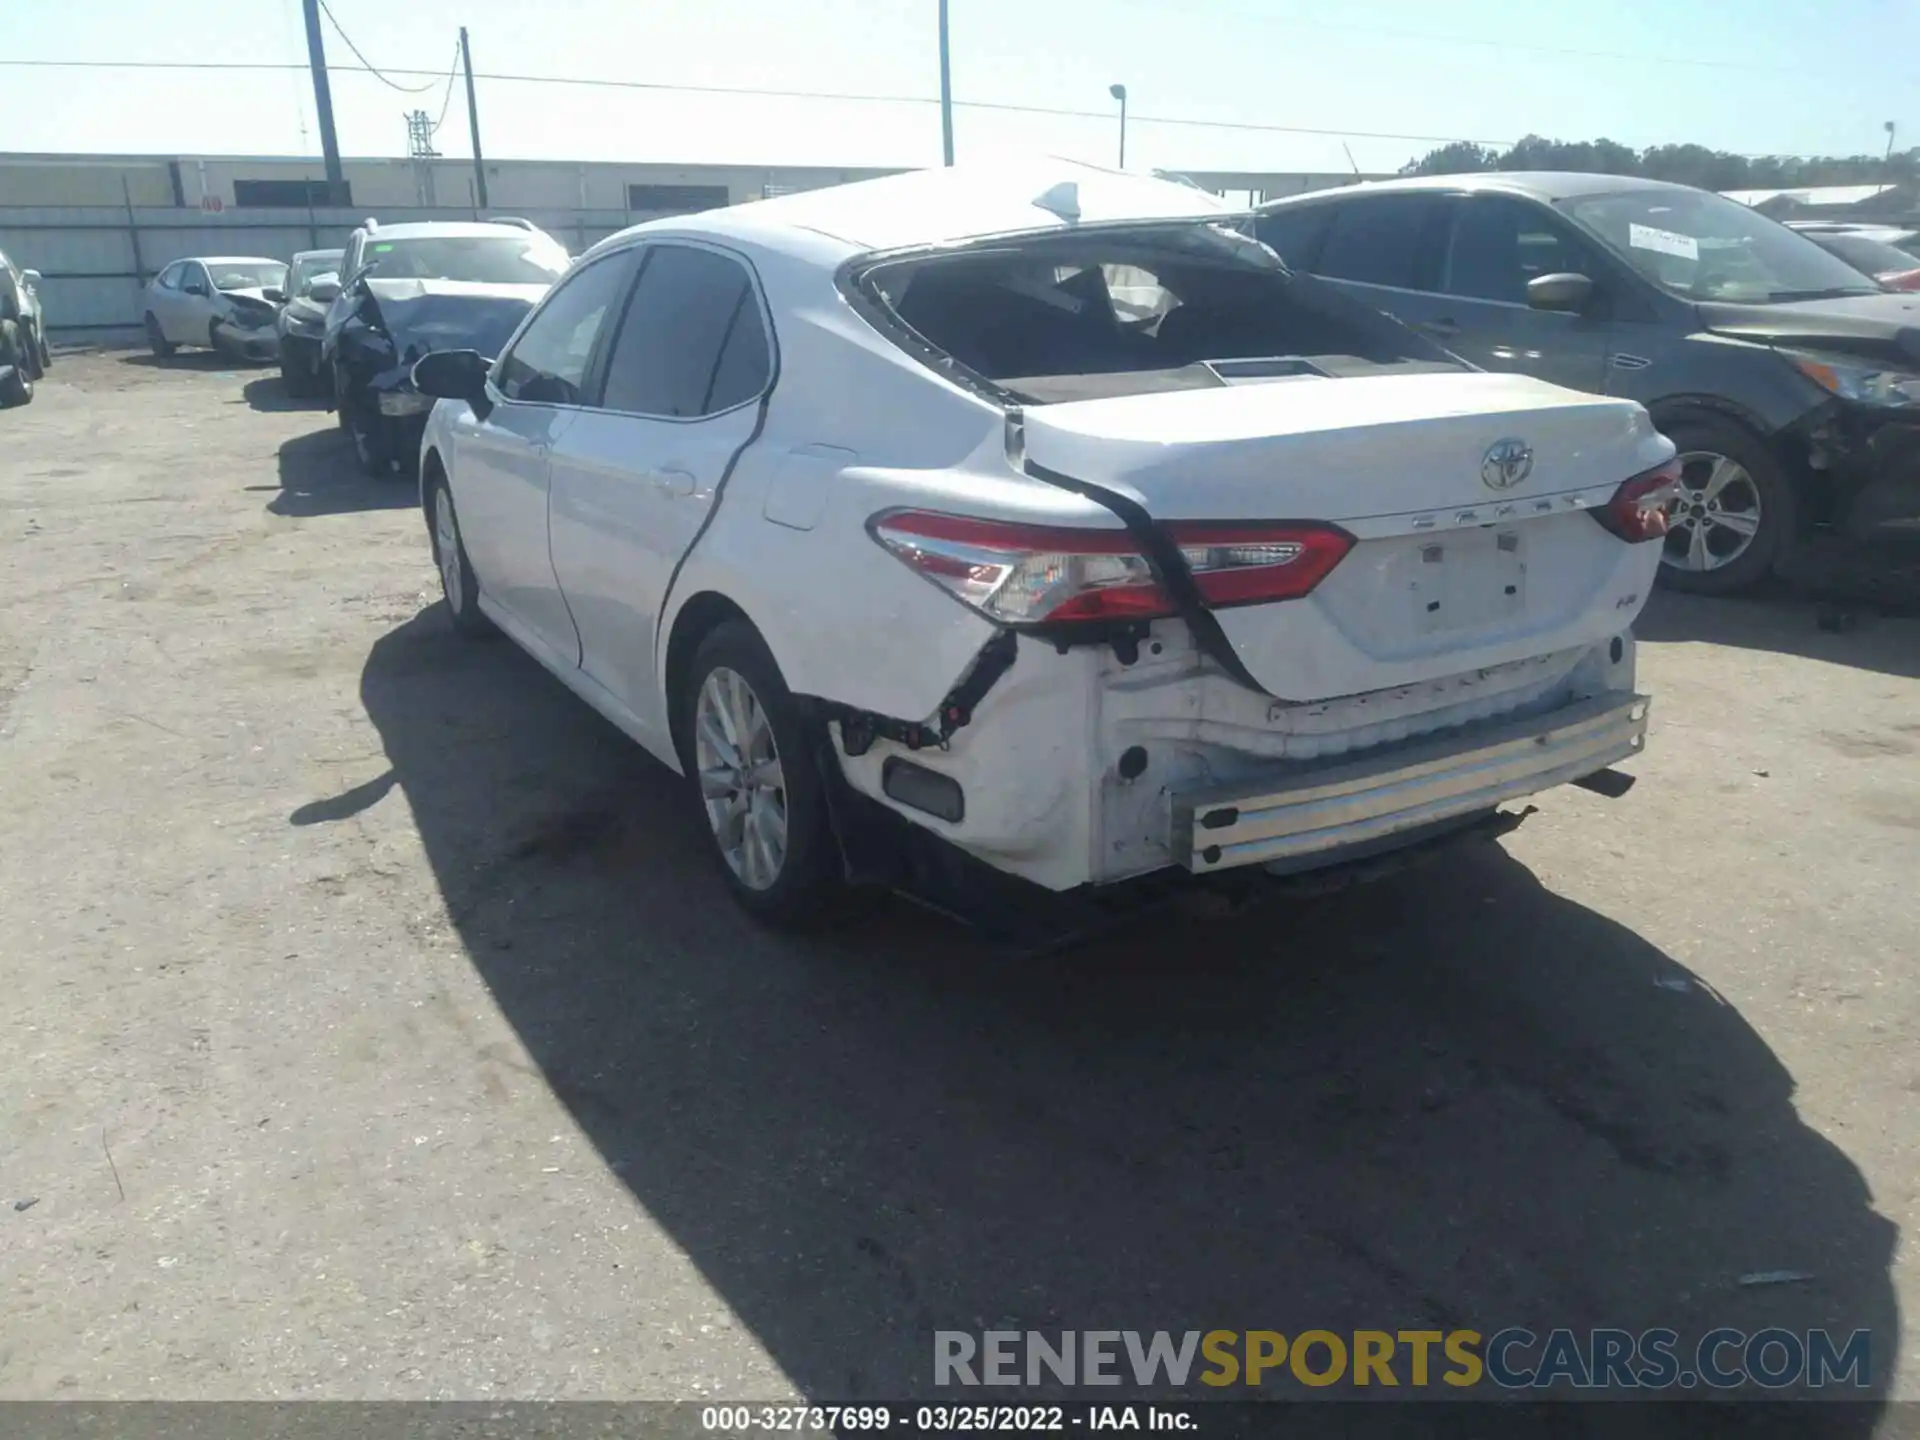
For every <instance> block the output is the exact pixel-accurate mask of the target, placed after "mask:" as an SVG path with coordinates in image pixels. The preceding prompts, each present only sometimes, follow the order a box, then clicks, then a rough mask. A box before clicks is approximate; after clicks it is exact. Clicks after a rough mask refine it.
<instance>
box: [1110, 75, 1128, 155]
mask: <svg viewBox="0 0 1920 1440" xmlns="http://www.w3.org/2000/svg"><path fill="white" fill-rule="evenodd" d="M1107 93H1108V94H1109V95H1111V96H1112V97H1113V98H1114V99H1116V100H1118V101H1119V102H1120V168H1121V169H1122V170H1124V169H1126V168H1127V87H1126V86H1124V85H1109V86H1108V87H1107Z"/></svg>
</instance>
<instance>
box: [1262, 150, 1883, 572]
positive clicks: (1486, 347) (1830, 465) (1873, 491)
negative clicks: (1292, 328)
mask: <svg viewBox="0 0 1920 1440" xmlns="http://www.w3.org/2000/svg"><path fill="white" fill-rule="evenodd" d="M1254 226H1255V231H1256V233H1257V234H1258V235H1259V237H1260V238H1261V239H1262V240H1263V241H1265V242H1266V243H1267V244H1268V245H1270V246H1271V247H1272V248H1273V249H1274V250H1276V251H1278V252H1279V254H1280V256H1281V258H1282V259H1284V260H1285V261H1286V262H1287V263H1288V264H1289V265H1290V266H1292V267H1293V268H1295V269H1299V270H1305V271H1308V272H1310V273H1312V274H1315V275H1318V276H1320V277H1322V278H1323V279H1326V280H1329V281H1332V282H1334V283H1336V284H1338V285H1340V286H1341V287H1342V288H1344V289H1346V290H1348V292H1349V293H1350V294H1352V295H1354V296H1356V297H1359V298H1361V299H1364V300H1366V301H1367V302H1368V303H1369V304H1371V305H1374V306H1377V307H1378V308H1379V309H1381V310H1384V311H1387V312H1388V313H1390V314H1392V315H1394V316H1395V317H1397V318H1398V319H1399V320H1401V321H1402V322H1404V323H1405V324H1407V325H1410V326H1412V327H1413V328H1415V329H1417V330H1419V331H1420V332H1422V333H1423V334H1426V335H1428V336H1431V337H1432V338H1434V339H1435V340H1438V341H1439V342H1440V343H1441V344H1443V345H1445V346H1447V347H1448V348H1449V349H1451V350H1452V351H1454V353H1456V354H1457V355H1459V356H1461V357H1462V358H1463V359H1465V360H1468V361H1470V362H1471V363H1473V364H1475V365H1478V366H1481V367H1482V368H1484V369H1488V370H1510V371H1519V372H1521V373H1524V374H1528V375H1536V376H1539V377H1540V378H1541V379H1543V380H1551V381H1553V382H1554V383H1556V384H1560V385H1566V386H1570V387H1572V388H1574V389H1577V390H1592V391H1598V392H1601V393H1604V394H1609V395H1623V396H1626V397H1628V398H1630V399H1634V400H1638V401H1640V402H1641V403H1642V404H1643V405H1645V406H1646V407H1647V409H1648V410H1649V411H1650V412H1652V415H1653V419H1654V421H1655V423H1656V424H1658V425H1659V427H1660V428H1661V430H1663V431H1664V432H1665V433H1666V434H1667V435H1668V436H1669V437H1670V438H1671V439H1672V440H1673V442H1674V443H1675V444H1676V445H1677V446H1678V447H1679V449H1680V455H1681V460H1682V464H1683V486H1682V493H1681V496H1680V499H1679V501H1678V502H1677V503H1676V506H1675V509H1674V512H1673V528H1672V530H1671V531H1670V532H1669V534H1668V537H1667V548H1666V552H1665V555H1664V557H1663V558H1664V561H1665V564H1664V566H1663V568H1662V572H1661V574H1662V578H1663V579H1664V580H1665V581H1666V582H1667V583H1669V584H1672V585H1674V586H1676V587H1677V588H1681V589H1687V590H1698V591H1704V592H1706V593H1710V594H1730V593H1732V592H1734V591H1737V590H1742V589H1745V588H1747V587H1748V586H1750V585H1752V584H1754V583H1755V582H1756V581H1758V580H1759V579H1760V578H1761V577H1762V576H1764V575H1765V574H1766V573H1767V572H1768V571H1769V570H1770V569H1771V568H1772V567H1773V565H1774V564H1775V563H1776V562H1777V561H1779V560H1780V559H1781V558H1782V557H1784V556H1785V555H1786V554H1787V553H1788V551H1789V550H1790V548H1791V546H1792V545H1793V543H1794V542H1795V541H1796V540H1797V539H1798V537H1799V536H1800V535H1801V534H1802V533H1803V532H1804V531H1805V530H1806V529H1807V528H1808V527H1810V526H1813V525H1839V524H1844V525H1847V526H1848V527H1850V528H1856V529H1865V528H1867V527H1870V526H1871V525H1873V524H1875V523H1877V522H1878V521H1880V520H1883V519H1888V518H1892V517H1894V516H1900V515H1913V514H1920V297H1916V296H1911V295H1898V294H1892V293H1889V292H1887V291H1885V290H1884V289H1882V288H1881V287H1880V286H1879V285H1877V284H1876V283H1874V282H1873V281H1872V280H1871V279H1869V278H1867V277H1866V276H1863V275H1862V274H1861V273H1860V272H1859V271H1857V270H1855V269H1853V268H1852V267H1851V266H1849V265H1847V264H1845V263H1844V262H1842V261H1840V260H1838V259H1836V258H1835V257H1834V256H1832V255H1829V254H1828V253H1827V252H1826V251H1824V250H1822V249H1821V248H1820V247H1819V246H1817V245H1815V244H1813V243H1812V242H1811V241H1810V240H1808V239H1806V238H1805V237H1804V236H1801V235H1797V234H1795V233H1794V232H1793V231H1791V230H1789V229H1787V228H1786V227H1785V226H1783V225H1779V224H1776V223H1775V222H1774V221H1772V220H1769V219H1767V218H1766V217H1765V216H1763V215H1760V214H1758V213H1757V212H1755V211H1753V210H1749V209H1748V208H1747V207H1745V206H1743V205H1739V204H1736V203H1735V202H1733V201H1731V200H1727V199H1724V198H1723V197H1721V196H1718V195H1713V194H1709V193H1707V192H1706V191H1702V190H1694V189H1691V188H1689V187H1687V186H1684V185H1667V184H1662V183H1659V182H1657V181H1650V180H1635V179H1629V178H1624V177H1620V176H1611V175H1575V174H1544V173H1542V174H1530V173H1510V174H1488V175H1454V176H1440V177H1433V178H1428V179H1418V180H1393V181H1386V182H1383V183H1379V184H1368V185H1356V186H1351V187H1348V188H1345V189H1341V190H1332V191H1324V192H1321V193H1319V194H1315V195H1309V196H1303V197H1300V198H1297V199H1292V200H1286V201H1281V202H1279V203H1277V204H1274V205H1271V206H1268V207H1266V208H1264V209H1263V210H1261V211H1260V212H1258V214H1257V215H1256V216H1255V219H1254Z"/></svg>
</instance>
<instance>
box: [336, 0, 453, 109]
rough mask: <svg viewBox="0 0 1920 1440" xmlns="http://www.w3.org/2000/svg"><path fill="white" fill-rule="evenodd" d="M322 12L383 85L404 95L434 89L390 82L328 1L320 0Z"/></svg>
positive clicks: (370, 72) (423, 92) (397, 71)
mask: <svg viewBox="0 0 1920 1440" xmlns="http://www.w3.org/2000/svg"><path fill="white" fill-rule="evenodd" d="M320 12H321V14H323V15H325V16H326V17H327V19H329V20H331V21H332V22H333V28H334V32H335V33H336V34H337V35H339V37H340V38H341V39H342V40H344V41H345V42H346V44H347V49H349V50H351V51H352V52H353V53H354V56H355V58H356V59H358V60H359V62H360V63H361V64H362V65H364V66H366V71H367V74H369V75H371V76H373V78H374V79H376V80H378V81H379V82H380V83H381V84H382V85H386V86H390V87H391V88H393V89H395V90H398V91H399V92H400V93H401V94H402V95H424V94H426V93H427V91H429V90H431V89H432V88H433V86H432V85H401V84H399V83H397V82H396V81H393V80H389V79H388V78H387V77H386V76H385V75H382V74H381V73H380V72H379V71H378V70H377V69H375V68H374V64H373V62H372V61H371V60H369V59H367V57H366V56H364V55H362V54H361V53H360V47H359V46H358V45H356V44H354V43H353V37H352V36H351V35H349V34H347V30H346V27H345V26H344V25H342V24H341V23H340V20H339V17H337V16H336V15H335V14H334V13H333V10H332V9H331V8H330V7H329V6H328V4H327V0H320ZM328 68H329V69H333V70H338V69H342V68H344V67H342V66H338V65H333V66H329V67H328ZM393 73H394V74H396V75H405V74H409V73H414V74H417V73H418V72H417V71H414V72H409V71H405V70H396V71H394V72H393ZM436 78H438V77H437V74H436Z"/></svg>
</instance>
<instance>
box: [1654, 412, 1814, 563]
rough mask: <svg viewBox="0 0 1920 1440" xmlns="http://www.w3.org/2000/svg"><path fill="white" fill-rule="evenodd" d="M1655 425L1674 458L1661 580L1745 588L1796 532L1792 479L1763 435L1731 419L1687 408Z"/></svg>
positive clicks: (1780, 554)
mask: <svg viewBox="0 0 1920 1440" xmlns="http://www.w3.org/2000/svg"><path fill="white" fill-rule="evenodd" d="M1661 429H1662V430H1663V431H1664V432H1665V434H1666V436H1667V438H1668V439H1669V440H1671V441H1673V443H1674V447H1675V448H1676V449H1677V450H1678V451H1679V460H1680V497H1679V499H1678V500H1676V501H1675V502H1674V504H1673V506H1672V508H1671V509H1670V510H1669V511H1668V526H1669V528H1668V531H1667V538H1666V542H1665V548H1664V549H1663V550H1662V551H1661V553H1660V581H1661V583H1662V584H1664V585H1667V586H1670V587H1672V588H1673V589H1675V590H1685V591H1689V592H1691V593H1693V594H1696V595H1737V594H1739V593H1740V592H1742V591H1744V590H1751V589H1752V588H1753V587H1754V586H1755V585H1758V584H1759V583H1760V582H1761V581H1762V580H1764V579H1765V578H1766V577H1767V575H1768V574H1769V572H1771V571H1772V569H1773V567H1774V566H1775V565H1776V564H1777V563H1778V562H1779V561H1780V560H1782V559H1783V558H1785V556H1786V554H1787V552H1788V550H1789V549H1790V548H1791V547H1792V545H1793V542H1794V539H1795V538H1796V536H1797V535H1798V533H1799V509H1798V506H1797V505H1796V504H1795V497H1794V493H1793V482H1792V481H1791V480H1789V479H1788V478H1787V472H1786V470H1785V468H1784V467H1783V466H1782V465H1781V463H1780V461H1779V459H1778V457H1776V456H1775V455H1774V453H1773V451H1772V449H1771V448H1770V447H1769V446H1768V445H1767V443H1766V441H1764V440H1762V439H1761V438H1760V437H1759V436H1758V435H1756V434H1754V433H1753V432H1752V431H1751V430H1749V429H1747V428H1746V426H1744V425H1741V424H1739V423H1738V422H1737V421H1733V420H1727V419H1723V418H1721V417H1719V416H1717V415H1701V416H1689V417H1688V418H1686V419H1684V420H1676V421H1675V422H1673V423H1672V424H1671V425H1663V426H1662V427H1661Z"/></svg>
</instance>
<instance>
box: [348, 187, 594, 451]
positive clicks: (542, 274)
mask: <svg viewBox="0 0 1920 1440" xmlns="http://www.w3.org/2000/svg"><path fill="white" fill-rule="evenodd" d="M568 263H569V257H568V255H567V252H566V251H565V250H564V249H563V248H561V246H560V245H559V244H558V243H557V242H556V241H555V240H554V239H553V237H552V236H550V235H548V234H546V233H545V232H544V231H541V230H538V229H535V228H533V227H532V225H531V224H530V222H527V221H500V222H491V221H478V222H474V223H471V224H468V223H450V222H442V221H433V222H423V223H418V224H408V225H384V226H383V225H381V224H380V223H379V222H378V221H375V220H369V221H367V223H366V224H365V225H363V226H362V227H361V228H360V229H358V230H356V231H354V232H353V235H352V237H351V238H350V239H349V240H348V241H347V246H346V251H345V253H344V255H343V256H342V257H341V261H340V290H339V293H338V294H337V296H336V297H335V299H334V301H333V303H332V304H331V305H330V306H329V308H328V311H327V319H326V327H325V332H324V334H323V336H322V339H321V350H320V365H321V369H322V372H323V374H324V375H325V376H326V377H327V381H326V387H327V389H328V390H329V391H330V392H331V394H332V397H333V408H334V409H335V410H336V411H337V412H338V414H339V417H340V426H341V428H342V429H343V430H345V431H346V432H347V434H348V435H349V436H350V437H351V438H352V440H353V448H354V455H355V458H356V459H357V460H358V462H359V464H360V468H361V469H362V470H364V471H365V472H366V473H367V474H369V475H375V476H381V475H390V474H392V473H393V472H394V471H396V470H398V471H402V472H404V473H406V474H409V475H410V474H412V473H413V469H414V465H415V464H416V462H417V461H418V459H419V455H420V435H421V432H422V430H424V429H425V427H426V422H427V412H428V411H429V410H430V409H432V408H433V401H432V399H431V397H429V396H425V395H422V394H421V393H420V392H419V391H418V390H416V389H415V388H414V385H413V365H414V362H415V361H416V360H418V359H419V358H420V357H421V356H423V355H426V354H429V353H431V352H433V351H436V350H450V349H470V350H475V351H478V352H479V353H480V354H482V355H486V356H493V355H496V354H498V353H499V351H500V346H501V345H502V344H503V343H504V342H505V340H506V338H507V336H509V335H511V334H512V333H513V329H514V327H515V326H516V325H518V324H519V323H520V321H521V319H522V318H523V317H525V315H526V313H527V311H528V310H530V309H532V308H533V305H534V303H535V302H536V301H537V300H539V299H540V297H541V296H542V295H544V294H546V293H547V288H548V287H549V286H550V285H552V284H553V282H554V281H555V280H556V279H558V278H559V277H560V276H561V275H563V274H564V273H566V268H567V265H568Z"/></svg>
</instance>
